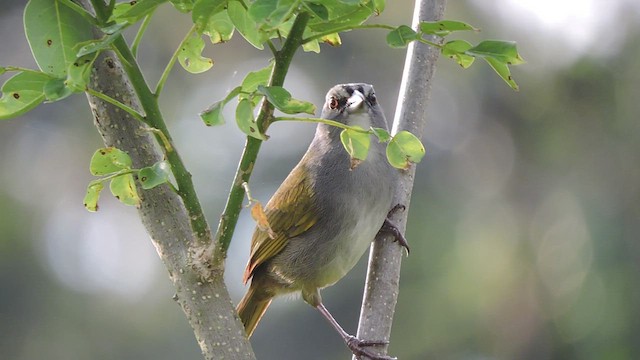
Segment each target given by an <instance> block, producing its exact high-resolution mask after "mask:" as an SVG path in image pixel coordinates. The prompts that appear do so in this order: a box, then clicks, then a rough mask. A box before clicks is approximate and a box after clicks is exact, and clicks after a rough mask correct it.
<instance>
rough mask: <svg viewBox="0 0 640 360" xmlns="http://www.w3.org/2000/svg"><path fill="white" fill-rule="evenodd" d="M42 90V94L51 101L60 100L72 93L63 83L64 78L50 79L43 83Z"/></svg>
mask: <svg viewBox="0 0 640 360" xmlns="http://www.w3.org/2000/svg"><path fill="white" fill-rule="evenodd" d="M43 90H44V96H45V97H46V98H47V100H48V101H51V102H53V101H58V100H62V99H64V98H66V97H68V96H69V95H71V94H73V91H72V90H71V89H69V88H68V87H67V85H66V84H65V79H51V80H49V81H47V82H46V83H45V84H44V87H43Z"/></svg>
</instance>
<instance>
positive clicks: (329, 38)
mask: <svg viewBox="0 0 640 360" xmlns="http://www.w3.org/2000/svg"><path fill="white" fill-rule="evenodd" d="M320 41H322V42H323V43H325V44H329V45H331V46H340V45H342V39H340V34H338V33H333V34H329V35H325V36H323V37H321V38H320Z"/></svg>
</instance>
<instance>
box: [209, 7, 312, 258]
mask: <svg viewBox="0 0 640 360" xmlns="http://www.w3.org/2000/svg"><path fill="white" fill-rule="evenodd" d="M307 22H309V14H307V13H306V12H301V13H300V14H298V16H297V17H296V19H295V21H294V23H293V26H292V27H291V31H290V32H289V35H288V37H287V40H286V41H285V43H284V45H283V46H282V49H280V50H279V51H277V52H276V56H275V64H274V67H273V72H272V73H271V79H270V80H269V86H282V85H283V84H284V79H285V77H286V75H287V72H288V71H289V65H290V64H291V60H292V59H293V56H294V55H295V53H296V50H298V48H300V46H301V45H302V34H303V33H304V29H305V28H306V26H307ZM272 117H273V105H272V104H271V103H269V102H268V101H266V100H265V101H263V102H262V107H261V108H260V112H259V113H258V118H257V120H256V122H257V124H258V128H259V129H260V132H262V133H264V132H266V131H267V128H268V127H269V124H271V122H273V119H272ZM260 145H262V140H259V139H256V138H254V137H251V136H247V142H246V144H245V147H244V150H243V152H242V157H241V158H240V164H239V165H238V169H237V170H236V176H235V178H234V179H233V184H232V185H231V190H230V191H229V197H228V198H227V204H226V205H225V208H224V211H223V212H222V216H220V223H219V224H218V230H217V231H216V236H215V242H214V244H212V246H213V247H214V256H213V257H214V259H224V258H225V257H226V254H227V248H228V247H229V244H230V243H231V237H232V236H233V233H234V230H235V227H236V224H237V223H238V217H239V216H240V211H241V210H242V201H243V200H244V194H245V192H244V187H243V185H242V184H243V183H245V182H246V183H248V182H249V178H250V177H251V173H252V171H253V166H254V164H255V161H256V158H257V157H258V151H259V150H260ZM214 261H216V262H217V261H218V260H214Z"/></svg>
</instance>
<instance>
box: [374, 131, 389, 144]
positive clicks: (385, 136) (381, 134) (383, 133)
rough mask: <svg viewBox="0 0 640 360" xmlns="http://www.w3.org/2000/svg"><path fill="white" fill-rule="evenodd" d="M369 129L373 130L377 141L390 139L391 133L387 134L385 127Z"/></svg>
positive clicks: (383, 141)
mask: <svg viewBox="0 0 640 360" xmlns="http://www.w3.org/2000/svg"><path fill="white" fill-rule="evenodd" d="M371 131H373V135H375V136H376V137H377V138H378V141H379V142H381V143H386V142H389V140H391V134H389V132H388V131H387V130H386V129H383V128H377V127H372V128H371Z"/></svg>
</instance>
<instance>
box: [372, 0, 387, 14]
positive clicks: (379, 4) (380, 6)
mask: <svg viewBox="0 0 640 360" xmlns="http://www.w3.org/2000/svg"><path fill="white" fill-rule="evenodd" d="M386 6H387V4H386V1H385V0H373V7H374V9H375V12H376V15H380V14H382V12H383V11H384V8H385V7H386Z"/></svg>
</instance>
